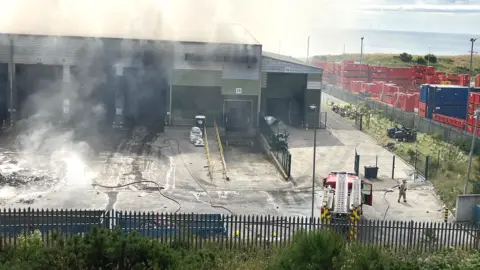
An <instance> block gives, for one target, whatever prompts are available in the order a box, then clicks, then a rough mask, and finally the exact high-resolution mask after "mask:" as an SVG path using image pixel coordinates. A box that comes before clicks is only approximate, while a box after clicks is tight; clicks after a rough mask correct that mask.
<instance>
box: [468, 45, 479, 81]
mask: <svg viewBox="0 0 480 270" xmlns="http://www.w3.org/2000/svg"><path fill="white" fill-rule="evenodd" d="M475 41H477V39H476V38H471V39H470V42H471V43H472V49H471V50H470V76H473V66H472V64H473V44H474V43H475ZM469 86H470V85H469Z"/></svg>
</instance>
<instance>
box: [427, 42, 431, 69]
mask: <svg viewBox="0 0 480 270" xmlns="http://www.w3.org/2000/svg"><path fill="white" fill-rule="evenodd" d="M430 54H431V52H430V46H428V57H427V66H430Z"/></svg>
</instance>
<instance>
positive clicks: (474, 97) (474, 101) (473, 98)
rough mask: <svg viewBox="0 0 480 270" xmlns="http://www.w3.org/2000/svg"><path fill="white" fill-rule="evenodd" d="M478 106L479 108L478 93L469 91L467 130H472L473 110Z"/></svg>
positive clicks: (479, 97) (473, 121)
mask: <svg viewBox="0 0 480 270" xmlns="http://www.w3.org/2000/svg"><path fill="white" fill-rule="evenodd" d="M479 108H480V93H475V92H472V93H470V95H469V97H468V115H467V124H468V127H467V131H468V132H470V133H473V130H474V128H475V110H476V109H479ZM479 124H480V123H479ZM479 127H480V125H479Z"/></svg>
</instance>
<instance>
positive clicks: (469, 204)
mask: <svg viewBox="0 0 480 270" xmlns="http://www.w3.org/2000/svg"><path fill="white" fill-rule="evenodd" d="M479 204H480V194H467V195H459V196H458V197H457V206H456V208H455V220H456V221H457V222H470V221H474V207H475V205H479Z"/></svg>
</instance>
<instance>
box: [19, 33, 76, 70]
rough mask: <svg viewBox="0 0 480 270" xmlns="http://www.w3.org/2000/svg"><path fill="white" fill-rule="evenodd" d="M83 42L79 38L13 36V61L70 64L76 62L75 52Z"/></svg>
mask: <svg viewBox="0 0 480 270" xmlns="http://www.w3.org/2000/svg"><path fill="white" fill-rule="evenodd" d="M84 42H85V41H84V40H82V39H80V38H64V37H40V36H13V46H14V62H15V63H20V64H45V65H60V64H69V65H71V64H74V63H76V62H77V52H78V51H79V50H80V48H81V47H82V46H83V45H84Z"/></svg>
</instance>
